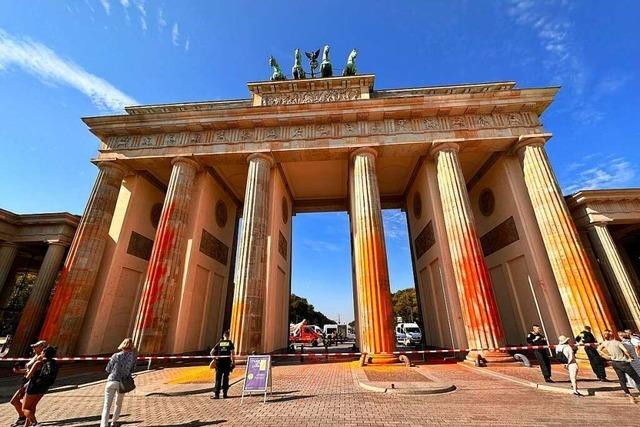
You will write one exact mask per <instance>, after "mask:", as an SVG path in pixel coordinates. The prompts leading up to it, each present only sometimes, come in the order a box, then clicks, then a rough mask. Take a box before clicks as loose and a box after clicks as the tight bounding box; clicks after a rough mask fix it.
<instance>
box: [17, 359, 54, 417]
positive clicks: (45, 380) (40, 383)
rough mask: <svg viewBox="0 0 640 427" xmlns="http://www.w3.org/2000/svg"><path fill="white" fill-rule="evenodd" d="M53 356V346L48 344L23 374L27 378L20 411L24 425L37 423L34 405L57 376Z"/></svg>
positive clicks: (36, 404)
mask: <svg viewBox="0 0 640 427" xmlns="http://www.w3.org/2000/svg"><path fill="white" fill-rule="evenodd" d="M55 356H56V349H55V347H51V346H49V347H47V348H45V349H44V350H42V355H41V357H40V358H39V359H38V360H37V361H36V363H35V364H34V365H33V366H32V367H31V369H29V372H27V375H26V376H25V377H26V378H27V379H28V380H29V382H28V383H27V390H26V395H25V396H24V402H23V404H22V412H24V416H25V417H26V418H27V419H26V422H25V424H24V426H25V427H30V426H38V425H39V424H38V421H37V420H36V406H38V402H40V399H42V397H43V396H44V395H45V393H46V392H47V391H49V387H51V386H52V385H53V382H54V381H55V380H56V377H57V376H58V364H57V363H56V361H55V360H53V358H54V357H55Z"/></svg>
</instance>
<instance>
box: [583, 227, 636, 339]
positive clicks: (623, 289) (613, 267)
mask: <svg viewBox="0 0 640 427" xmlns="http://www.w3.org/2000/svg"><path fill="white" fill-rule="evenodd" d="M589 237H590V238H591V242H592V243H593V248H594V249H595V252H596V254H597V255H598V259H599V260H600V263H601V265H602V267H603V270H604V273H605V275H606V276H607V279H608V280H609V283H610V285H611V293H612V294H613V297H614V298H615V299H616V302H617V305H618V307H619V310H620V315H621V316H622V317H623V319H622V320H623V321H624V323H625V325H627V327H631V328H632V329H634V330H636V331H638V330H640V301H639V300H638V293H637V292H636V288H635V287H634V286H633V282H632V279H631V275H630V274H629V272H628V271H627V268H626V267H625V265H624V263H623V262H622V258H621V257H620V253H619V252H618V248H617V247H616V244H615V242H614V241H613V238H612V237H611V233H609V229H608V228H607V226H606V224H593V225H591V226H590V227H589Z"/></svg>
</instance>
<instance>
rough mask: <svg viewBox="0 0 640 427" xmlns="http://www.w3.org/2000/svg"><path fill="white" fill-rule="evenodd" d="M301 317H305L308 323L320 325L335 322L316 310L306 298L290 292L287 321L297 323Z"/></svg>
mask: <svg viewBox="0 0 640 427" xmlns="http://www.w3.org/2000/svg"><path fill="white" fill-rule="evenodd" d="M302 319H306V320H307V323H308V324H309V325H318V326H320V327H322V326H323V325H327V324H330V323H337V322H336V321H335V320H331V319H329V318H328V317H327V316H325V315H324V314H323V313H321V312H319V311H316V310H315V308H314V307H313V304H309V301H307V299H306V298H302V297H299V296H297V295H295V294H291V297H290V299H289V323H298V322H301V321H302Z"/></svg>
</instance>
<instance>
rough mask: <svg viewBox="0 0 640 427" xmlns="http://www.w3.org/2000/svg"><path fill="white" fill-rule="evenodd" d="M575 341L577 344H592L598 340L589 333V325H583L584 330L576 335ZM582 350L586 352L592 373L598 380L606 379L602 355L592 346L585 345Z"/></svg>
mask: <svg viewBox="0 0 640 427" xmlns="http://www.w3.org/2000/svg"><path fill="white" fill-rule="evenodd" d="M576 342H577V343H578V344H594V343H597V342H598V341H597V340H596V337H595V336H593V334H592V333H591V327H590V326H585V327H584V331H582V332H580V334H578V336H577V337H576ZM584 351H585V352H586V353H587V357H588V358H589V363H591V369H593V373H594V374H596V376H597V377H598V379H599V380H600V381H607V373H606V371H605V369H604V362H603V360H602V357H600V355H599V354H598V350H597V349H596V348H595V347H592V346H585V348H584Z"/></svg>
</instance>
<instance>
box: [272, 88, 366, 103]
mask: <svg viewBox="0 0 640 427" xmlns="http://www.w3.org/2000/svg"><path fill="white" fill-rule="evenodd" d="M360 95H361V93H360V89H359V88H356V89H328V90H314V91H303V92H283V93H273V94H272V93H265V94H262V95H261V96H262V101H261V103H262V105H264V106H267V105H295V104H315V103H319V102H338V101H353V100H356V99H360Z"/></svg>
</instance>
